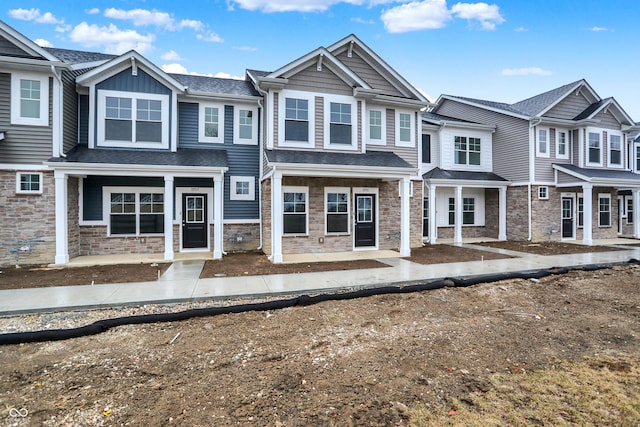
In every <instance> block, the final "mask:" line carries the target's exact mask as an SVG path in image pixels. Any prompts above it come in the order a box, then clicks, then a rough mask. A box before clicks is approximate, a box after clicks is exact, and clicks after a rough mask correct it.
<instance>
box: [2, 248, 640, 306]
mask: <svg viewBox="0 0 640 427" xmlns="http://www.w3.org/2000/svg"><path fill="white" fill-rule="evenodd" d="M463 246H466V247H469V248H473V249H480V250H486V251H491V252H501V253H505V254H509V255H515V256H518V258H507V259H499V260H488V261H472V262H459V263H447V264H431V265H422V264H417V263H413V262H410V261H407V260H404V259H401V258H381V259H379V260H378V261H380V262H382V263H385V264H387V265H389V266H390V267H388V268H373V269H363V270H346V271H345V270H341V271H328V272H318V273H301V274H274V275H266V276H245V277H219V278H211V279H200V278H199V275H200V272H201V271H202V267H203V265H204V261H201V260H185V261H176V262H174V263H173V264H172V266H171V267H170V268H169V269H168V270H167V271H166V272H165V273H164V275H163V276H162V277H161V278H160V279H159V280H158V281H157V282H142V283H120V284H107V285H88V286H62V287H49V288H32V289H17V290H3V291H0V315H4V316H6V315H15V314H25V313H36V312H55V311H66V310H81V309H95V308H106V307H118V306H125V305H140V304H150V303H161V304H169V303H177V302H185V301H198V300H205V299H215V298H233V297H261V296H273V295H278V294H286V295H291V294H303V293H311V292H328V291H336V290H341V289H350V288H370V287H377V286H383V285H391V284H395V285H399V284H407V283H417V282H430V281H433V280H437V279H442V278H445V277H459V278H463V277H469V276H477V275H486V274H496V273H508V272H515V271H528V270H541V269H548V268H551V267H575V266H582V265H589V264H609V263H623V262H627V261H629V260H630V259H631V258H636V259H637V258H640V248H625V250H620V251H612V252H593V253H585V254H569V255H555V256H540V255H532V254H528V253H526V254H525V253H521V252H515V253H514V252H511V251H505V250H502V249H494V248H487V247H485V246H476V245H463Z"/></svg>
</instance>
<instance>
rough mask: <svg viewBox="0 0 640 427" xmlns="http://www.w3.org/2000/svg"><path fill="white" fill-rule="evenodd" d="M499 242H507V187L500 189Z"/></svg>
mask: <svg viewBox="0 0 640 427" xmlns="http://www.w3.org/2000/svg"><path fill="white" fill-rule="evenodd" d="M498 206H499V207H498V211H499V215H498V216H499V220H498V221H499V222H498V240H507V187H500V189H499V201H498Z"/></svg>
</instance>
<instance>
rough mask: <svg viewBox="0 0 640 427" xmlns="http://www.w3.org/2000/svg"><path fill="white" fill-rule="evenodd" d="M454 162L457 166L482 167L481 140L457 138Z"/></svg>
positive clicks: (464, 137)
mask: <svg viewBox="0 0 640 427" xmlns="http://www.w3.org/2000/svg"><path fill="white" fill-rule="evenodd" d="M454 162H455V163H456V164H457V165H480V138H468V137H466V136H456V137H455V138H454Z"/></svg>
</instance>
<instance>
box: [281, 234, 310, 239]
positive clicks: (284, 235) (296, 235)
mask: <svg viewBox="0 0 640 427" xmlns="http://www.w3.org/2000/svg"><path fill="white" fill-rule="evenodd" d="M282 237H285V238H286V237H309V235H308V234H284V233H283V234H282Z"/></svg>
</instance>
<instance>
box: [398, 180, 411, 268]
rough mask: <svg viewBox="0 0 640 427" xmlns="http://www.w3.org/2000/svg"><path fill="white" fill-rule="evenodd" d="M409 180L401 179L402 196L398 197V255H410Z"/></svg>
mask: <svg viewBox="0 0 640 427" xmlns="http://www.w3.org/2000/svg"><path fill="white" fill-rule="evenodd" d="M410 187H411V181H410V180H409V177H405V178H403V179H402V197H401V198H400V255H401V256H411V219H410V217H411V213H410V212H411V196H410V191H409V190H410Z"/></svg>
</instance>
